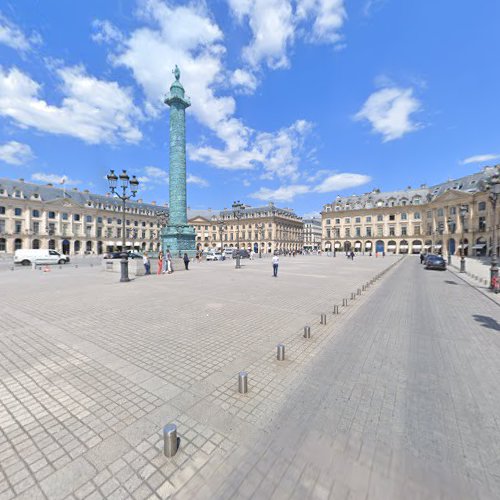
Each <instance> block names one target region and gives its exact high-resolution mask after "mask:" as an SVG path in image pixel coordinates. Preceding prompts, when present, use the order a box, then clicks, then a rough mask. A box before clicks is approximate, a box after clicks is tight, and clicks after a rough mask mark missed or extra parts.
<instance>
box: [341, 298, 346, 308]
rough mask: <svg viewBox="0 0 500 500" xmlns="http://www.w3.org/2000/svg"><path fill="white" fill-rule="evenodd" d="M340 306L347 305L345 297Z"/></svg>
mask: <svg viewBox="0 0 500 500" xmlns="http://www.w3.org/2000/svg"><path fill="white" fill-rule="evenodd" d="M342 306H343V307H347V299H342Z"/></svg>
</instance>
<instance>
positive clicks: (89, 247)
mask: <svg viewBox="0 0 500 500" xmlns="http://www.w3.org/2000/svg"><path fill="white" fill-rule="evenodd" d="M85 253H92V242H91V241H87V243H86V244H85Z"/></svg>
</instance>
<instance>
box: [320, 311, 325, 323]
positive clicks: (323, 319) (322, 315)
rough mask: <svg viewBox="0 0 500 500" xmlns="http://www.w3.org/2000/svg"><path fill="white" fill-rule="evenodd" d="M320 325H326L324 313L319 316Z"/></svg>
mask: <svg viewBox="0 0 500 500" xmlns="http://www.w3.org/2000/svg"><path fill="white" fill-rule="evenodd" d="M320 323H321V324H322V325H326V314H325V313H321V316H320Z"/></svg>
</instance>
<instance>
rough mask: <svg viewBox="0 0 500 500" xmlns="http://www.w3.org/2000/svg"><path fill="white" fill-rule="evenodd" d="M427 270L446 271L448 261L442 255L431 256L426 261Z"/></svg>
mask: <svg viewBox="0 0 500 500" xmlns="http://www.w3.org/2000/svg"><path fill="white" fill-rule="evenodd" d="M425 269H438V270H441V271H446V261H445V260H444V259H443V257H441V255H431V256H429V257H428V258H427V259H426V260H425Z"/></svg>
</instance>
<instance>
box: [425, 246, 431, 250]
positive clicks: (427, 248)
mask: <svg viewBox="0 0 500 500" xmlns="http://www.w3.org/2000/svg"><path fill="white" fill-rule="evenodd" d="M431 246H432V245H425V246H424V248H425V249H426V250H429V248H431Z"/></svg>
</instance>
